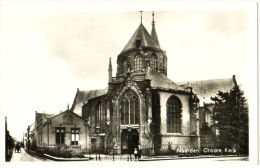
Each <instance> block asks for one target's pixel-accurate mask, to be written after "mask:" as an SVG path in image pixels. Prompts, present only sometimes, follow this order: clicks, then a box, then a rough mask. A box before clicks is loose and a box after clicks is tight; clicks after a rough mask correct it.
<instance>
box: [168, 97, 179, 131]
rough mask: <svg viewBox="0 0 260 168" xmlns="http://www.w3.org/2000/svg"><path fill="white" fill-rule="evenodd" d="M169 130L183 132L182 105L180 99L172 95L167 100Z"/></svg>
mask: <svg viewBox="0 0 260 168" xmlns="http://www.w3.org/2000/svg"><path fill="white" fill-rule="evenodd" d="M166 106H167V132H168V133H181V124H182V122H181V117H182V114H181V113H182V105H181V102H180V100H179V99H178V98H177V97H175V96H172V97H170V98H169V99H168V101H167V105H166Z"/></svg>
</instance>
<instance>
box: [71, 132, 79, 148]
mask: <svg viewBox="0 0 260 168" xmlns="http://www.w3.org/2000/svg"><path fill="white" fill-rule="evenodd" d="M78 144H79V128H71V145H78Z"/></svg>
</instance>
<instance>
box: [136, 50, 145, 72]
mask: <svg viewBox="0 0 260 168" xmlns="http://www.w3.org/2000/svg"><path fill="white" fill-rule="evenodd" d="M142 69H143V59H142V57H141V55H139V54H138V55H136V57H135V70H142Z"/></svg>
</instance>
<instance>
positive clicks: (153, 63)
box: [150, 54, 157, 70]
mask: <svg viewBox="0 0 260 168" xmlns="http://www.w3.org/2000/svg"><path fill="white" fill-rule="evenodd" d="M156 65H157V58H156V55H155V54H152V55H151V58H150V67H151V68H152V69H153V70H156Z"/></svg>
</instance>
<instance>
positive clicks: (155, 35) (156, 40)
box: [151, 11, 160, 48]
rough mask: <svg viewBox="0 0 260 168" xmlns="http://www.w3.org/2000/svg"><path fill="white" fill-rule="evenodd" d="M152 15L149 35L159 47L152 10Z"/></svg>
mask: <svg viewBox="0 0 260 168" xmlns="http://www.w3.org/2000/svg"><path fill="white" fill-rule="evenodd" d="M152 16H153V20H152V32H151V36H152V38H153V40H154V42H155V44H156V45H157V47H158V48H160V44H159V40H158V37H157V33H156V31H155V21H154V11H153V13H152Z"/></svg>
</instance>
